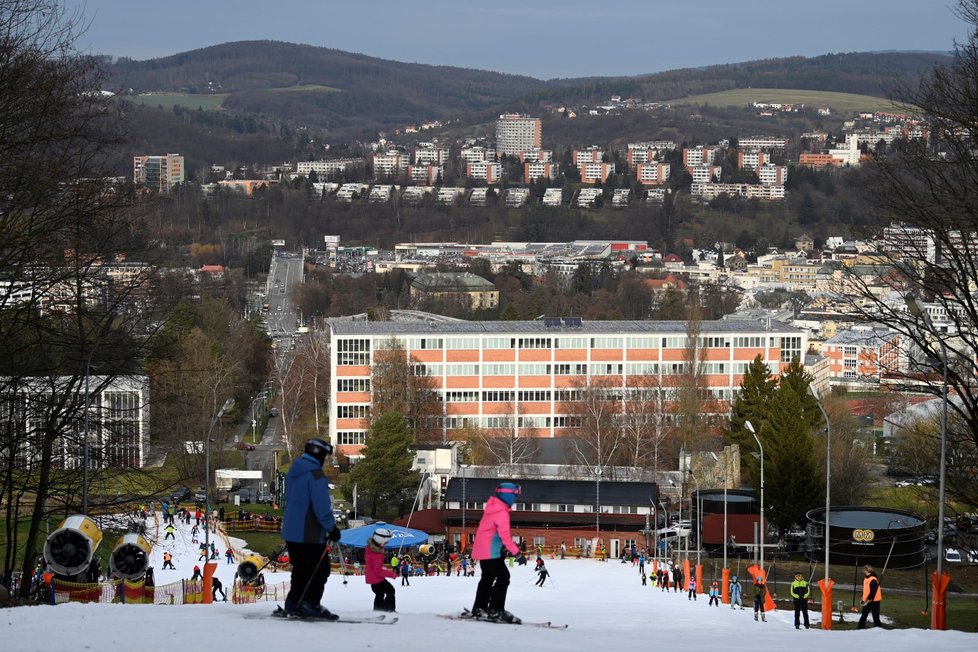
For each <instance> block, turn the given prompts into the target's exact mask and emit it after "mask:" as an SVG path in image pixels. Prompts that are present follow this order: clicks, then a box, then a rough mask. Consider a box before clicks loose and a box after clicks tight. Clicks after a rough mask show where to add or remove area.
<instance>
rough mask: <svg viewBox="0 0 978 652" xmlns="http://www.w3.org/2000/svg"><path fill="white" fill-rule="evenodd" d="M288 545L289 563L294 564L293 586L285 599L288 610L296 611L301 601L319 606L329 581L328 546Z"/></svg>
mask: <svg viewBox="0 0 978 652" xmlns="http://www.w3.org/2000/svg"><path fill="white" fill-rule="evenodd" d="M286 544H288V547H289V561H290V562H292V586H291V587H290V588H289V595H288V596H286V598H285V605H286V609H295V608H296V607H298V606H299V601H300V600H302V601H303V602H308V603H310V604H314V605H315V604H319V603H320V602H321V601H322V599H323V591H324V590H325V588H326V580H327V579H329V558H328V557H327V556H326V544H325V543H296V542H294V541H286ZM307 587H308V588H307ZM303 592H305V596H303Z"/></svg>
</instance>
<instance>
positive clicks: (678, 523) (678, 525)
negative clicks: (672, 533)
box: [669, 479, 689, 559]
mask: <svg viewBox="0 0 978 652" xmlns="http://www.w3.org/2000/svg"><path fill="white" fill-rule="evenodd" d="M669 484H671V485H672V486H673V487H675V488H676V489H678V490H679V519H678V520H677V521H676V536H677V537H679V550H680V552H682V551H683V550H684V549H685V551H686V552H685V553H684V554H683V556H684V558H686V559H689V539H688V538H686V537H682V536H681V535H680V532H681V531H682V527H683V487H682V482H680V483H679V486H678V487H677V486H676V483H675V482H673V481H672V480H671V479H670V480H669ZM683 538H686V546H685V548H684V546H683Z"/></svg>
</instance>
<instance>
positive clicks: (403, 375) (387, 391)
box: [370, 338, 445, 442]
mask: <svg viewBox="0 0 978 652" xmlns="http://www.w3.org/2000/svg"><path fill="white" fill-rule="evenodd" d="M370 389H371V393H372V397H371V410H372V414H371V421H373V420H375V419H377V418H379V417H380V416H381V415H383V414H386V413H387V412H397V413H399V414H402V415H404V416H405V417H406V418H407V420H408V425H409V426H410V428H411V431H412V432H413V433H414V440H415V441H416V442H442V441H445V436H444V429H443V427H442V424H441V416H442V405H441V402H440V401H439V400H438V389H437V383H436V381H435V379H434V378H432V377H431V376H428V375H427V373H426V372H425V369H424V365H423V364H421V363H419V362H418V361H417V360H409V359H408V355H407V351H405V350H404V347H403V346H401V344H400V342H398V341H397V340H396V339H394V338H391V339H390V340H388V341H387V343H386V344H385V346H384V348H383V350H381V351H380V352H378V353H377V355H376V357H375V358H374V366H373V369H372V372H371V387H370Z"/></svg>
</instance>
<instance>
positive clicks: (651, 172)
mask: <svg viewBox="0 0 978 652" xmlns="http://www.w3.org/2000/svg"><path fill="white" fill-rule="evenodd" d="M671 172H672V166H671V165H669V164H668V163H659V162H658V161H650V162H648V163H639V164H637V165H636V167H635V178H636V179H637V180H638V182H639V183H641V184H642V185H645V186H658V185H661V184H663V183H665V182H666V181H668V180H669V175H670V174H671Z"/></svg>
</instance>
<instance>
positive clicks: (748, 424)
mask: <svg viewBox="0 0 978 652" xmlns="http://www.w3.org/2000/svg"><path fill="white" fill-rule="evenodd" d="M744 427H745V428H747V431H748V432H749V433H750V434H751V435H753V436H754V441H756V442H757V448H758V449H759V450H760V452H761V518H760V521H761V522H760V531H761V534H760V546H761V557H760V564H761V570H764V539H765V535H766V534H767V530H766V529H765V526H764V445H763V444H761V440H760V438H759V437H758V436H757V432H756V431H755V430H754V425H753V424H752V423H751V422H750V421H744ZM724 491H726V486H724ZM724 503H726V501H724ZM724 509H726V504H724Z"/></svg>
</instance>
